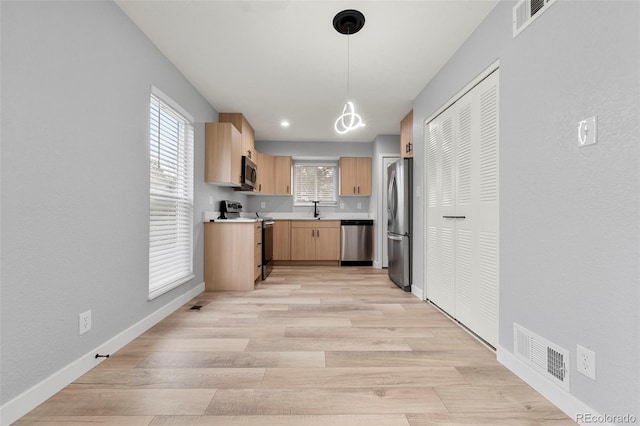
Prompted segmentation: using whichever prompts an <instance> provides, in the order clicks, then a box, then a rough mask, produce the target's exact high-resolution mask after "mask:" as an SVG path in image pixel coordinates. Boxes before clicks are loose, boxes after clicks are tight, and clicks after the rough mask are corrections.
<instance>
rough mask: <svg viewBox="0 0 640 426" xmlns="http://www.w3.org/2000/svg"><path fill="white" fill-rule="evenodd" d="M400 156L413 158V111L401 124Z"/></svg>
mask: <svg viewBox="0 0 640 426" xmlns="http://www.w3.org/2000/svg"><path fill="white" fill-rule="evenodd" d="M400 156H401V157H402V158H409V157H413V110H411V111H409V114H407V115H406V117H404V118H403V119H402V121H401V122H400Z"/></svg>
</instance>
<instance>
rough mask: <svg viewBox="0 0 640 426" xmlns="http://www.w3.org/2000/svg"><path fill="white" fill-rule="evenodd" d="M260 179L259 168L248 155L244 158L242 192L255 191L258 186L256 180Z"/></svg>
mask: <svg viewBox="0 0 640 426" xmlns="http://www.w3.org/2000/svg"><path fill="white" fill-rule="evenodd" d="M257 179H258V167H257V166H256V164H255V163H254V162H253V161H251V159H250V158H249V157H247V156H246V155H243V156H242V176H241V184H242V188H241V189H242V190H244V191H253V188H255V186H256V180H257Z"/></svg>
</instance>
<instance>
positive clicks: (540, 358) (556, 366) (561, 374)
mask: <svg viewBox="0 0 640 426" xmlns="http://www.w3.org/2000/svg"><path fill="white" fill-rule="evenodd" d="M513 348H514V350H515V353H516V356H517V357H518V358H519V359H520V360H522V361H524V362H525V363H526V364H527V365H529V366H530V367H533V368H534V369H535V370H536V371H538V373H540V374H542V375H543V376H544V377H546V378H547V379H549V380H550V381H552V382H553V383H555V384H557V385H558V386H560V387H561V388H563V389H564V390H566V391H567V392H569V352H568V351H567V350H565V349H563V348H561V347H559V346H556V345H554V344H553V343H551V342H549V341H548V340H546V339H544V338H542V337H540V336H538V335H537V334H535V333H533V332H532V331H529V330H527V329H526V328H524V327H522V326H521V325H519V324H515V323H514V324H513Z"/></svg>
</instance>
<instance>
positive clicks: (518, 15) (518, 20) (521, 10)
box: [513, 0, 556, 38]
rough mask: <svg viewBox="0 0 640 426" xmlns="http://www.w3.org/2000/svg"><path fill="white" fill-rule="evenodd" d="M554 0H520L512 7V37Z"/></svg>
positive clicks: (554, 0)
mask: <svg viewBox="0 0 640 426" xmlns="http://www.w3.org/2000/svg"><path fill="white" fill-rule="evenodd" d="M555 2H556V0H520V1H519V2H518V4H516V5H515V7H514V8H513V37H514V38H515V36H517V35H518V34H520V32H521V31H522V30H524V29H525V28H527V27H528V26H529V24H531V23H532V22H533V21H534V20H535V19H536V18H538V16H540V15H542V13H543V12H544V11H546V10H547V9H548V8H549V6H551V5H552V4H553V3H555Z"/></svg>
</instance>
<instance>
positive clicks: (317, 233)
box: [316, 229, 320, 237]
mask: <svg viewBox="0 0 640 426" xmlns="http://www.w3.org/2000/svg"><path fill="white" fill-rule="evenodd" d="M316 237H320V230H319V229H316Z"/></svg>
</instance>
